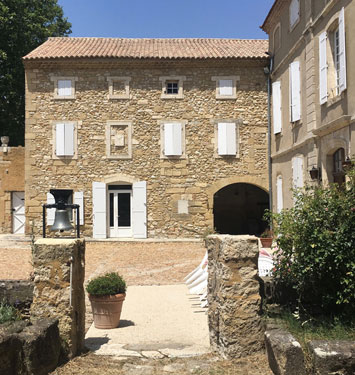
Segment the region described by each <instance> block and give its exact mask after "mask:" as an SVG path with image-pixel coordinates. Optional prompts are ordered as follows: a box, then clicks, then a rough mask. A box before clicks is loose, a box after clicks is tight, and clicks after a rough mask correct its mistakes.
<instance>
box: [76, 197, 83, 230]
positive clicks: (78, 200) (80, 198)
mask: <svg viewBox="0 0 355 375" xmlns="http://www.w3.org/2000/svg"><path fill="white" fill-rule="evenodd" d="M74 204H78V205H79V215H80V217H79V220H80V225H83V224H84V193H83V192H82V191H75V192H74ZM75 212H76V210H75ZM75 224H76V219H75Z"/></svg>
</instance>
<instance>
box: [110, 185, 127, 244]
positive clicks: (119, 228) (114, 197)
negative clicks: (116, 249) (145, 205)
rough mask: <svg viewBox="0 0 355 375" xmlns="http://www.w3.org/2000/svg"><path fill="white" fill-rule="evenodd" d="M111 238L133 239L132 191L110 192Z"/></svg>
mask: <svg viewBox="0 0 355 375" xmlns="http://www.w3.org/2000/svg"><path fill="white" fill-rule="evenodd" d="M108 194H109V196H108V199H109V202H108V204H109V225H110V237H132V190H109V191H108Z"/></svg>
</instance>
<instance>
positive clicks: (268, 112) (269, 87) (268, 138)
mask: <svg viewBox="0 0 355 375" xmlns="http://www.w3.org/2000/svg"><path fill="white" fill-rule="evenodd" d="M266 53H267V54H268V55H269V53H268V52H266ZM273 62H274V58H273V56H270V64H269V66H268V67H267V66H266V67H265V68H264V73H265V75H266V76H267V143H268V147H267V152H268V170H269V173H268V174H269V210H270V212H272V211H273V209H272V206H273V201H272V164H271V73H272V69H273ZM270 229H272V222H270Z"/></svg>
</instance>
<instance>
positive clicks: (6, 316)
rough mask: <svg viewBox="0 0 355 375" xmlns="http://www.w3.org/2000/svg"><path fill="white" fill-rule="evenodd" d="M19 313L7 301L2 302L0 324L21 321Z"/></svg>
mask: <svg viewBox="0 0 355 375" xmlns="http://www.w3.org/2000/svg"><path fill="white" fill-rule="evenodd" d="M20 319H21V316H20V314H19V312H18V311H17V310H16V309H15V308H14V307H13V306H10V305H8V304H7V303H6V302H5V301H2V302H0V324H2V323H6V322H11V321H15V320H20Z"/></svg>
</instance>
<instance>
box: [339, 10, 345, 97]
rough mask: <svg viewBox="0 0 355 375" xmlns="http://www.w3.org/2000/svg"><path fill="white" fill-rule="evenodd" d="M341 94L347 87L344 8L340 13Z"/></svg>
mask: <svg viewBox="0 0 355 375" xmlns="http://www.w3.org/2000/svg"><path fill="white" fill-rule="evenodd" d="M339 65H340V69H339V94H341V93H342V92H343V91H344V90H345V89H346V53H345V14H344V8H342V9H341V11H340V15H339Z"/></svg>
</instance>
